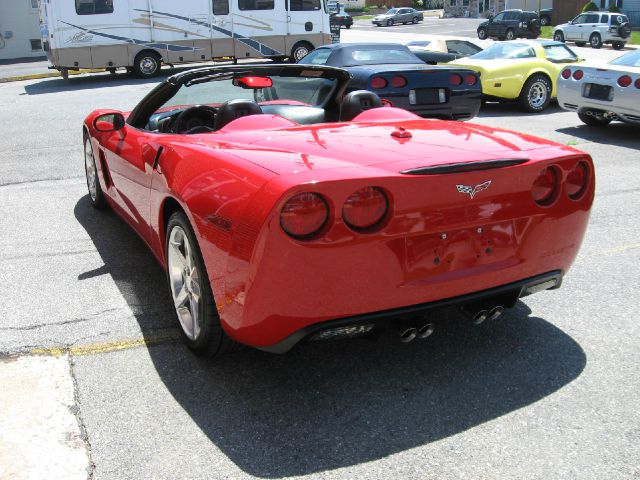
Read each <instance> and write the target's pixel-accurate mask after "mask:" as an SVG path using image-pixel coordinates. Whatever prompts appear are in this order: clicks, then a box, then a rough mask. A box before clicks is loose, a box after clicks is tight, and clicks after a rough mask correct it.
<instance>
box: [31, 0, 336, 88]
mask: <svg viewBox="0 0 640 480" xmlns="http://www.w3.org/2000/svg"><path fill="white" fill-rule="evenodd" d="M40 25H41V31H42V40H43V47H44V49H45V51H46V52H47V56H48V58H49V61H50V62H51V64H52V65H53V67H52V68H56V69H58V70H60V71H61V72H62V75H63V76H64V77H66V76H67V74H68V71H69V70H77V69H80V68H105V69H107V70H109V71H111V72H115V69H116V68H118V67H126V68H127V69H129V70H130V71H133V72H134V73H136V74H137V75H138V76H140V77H152V76H154V75H156V74H157V73H158V72H159V70H160V65H161V63H168V64H178V63H187V62H198V61H209V60H211V59H218V58H223V57H231V58H233V59H239V58H260V57H268V58H273V59H276V60H283V59H284V58H286V57H290V58H291V59H293V60H298V59H300V58H302V57H303V56H304V55H306V54H307V53H308V52H309V51H310V50H312V49H314V48H315V47H318V46H320V45H324V44H326V43H331V31H330V25H329V13H328V10H327V6H326V3H325V1H324V0H179V1H176V0H40Z"/></svg>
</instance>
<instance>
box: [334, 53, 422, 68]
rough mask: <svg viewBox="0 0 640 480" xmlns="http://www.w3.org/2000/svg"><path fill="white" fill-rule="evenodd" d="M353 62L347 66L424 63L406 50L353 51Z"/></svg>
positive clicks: (351, 54)
mask: <svg viewBox="0 0 640 480" xmlns="http://www.w3.org/2000/svg"><path fill="white" fill-rule="evenodd" d="M348 55H350V56H351V58H352V59H353V62H347V65H345V66H348V65H360V64H363V63H366V64H379V63H422V62H420V60H418V59H417V58H416V57H415V55H413V54H412V53H411V52H408V51H406V50H394V49H384V50H352V51H351V52H349V53H348Z"/></svg>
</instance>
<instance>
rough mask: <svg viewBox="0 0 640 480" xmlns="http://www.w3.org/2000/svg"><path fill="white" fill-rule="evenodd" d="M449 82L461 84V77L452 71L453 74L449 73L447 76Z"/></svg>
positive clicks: (456, 84)
mask: <svg viewBox="0 0 640 480" xmlns="http://www.w3.org/2000/svg"><path fill="white" fill-rule="evenodd" d="M449 83H451V85H455V86H458V85H462V77H461V76H460V75H458V74H457V73H454V74H453V75H451V76H450V77H449Z"/></svg>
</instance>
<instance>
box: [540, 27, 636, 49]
mask: <svg viewBox="0 0 640 480" xmlns="http://www.w3.org/2000/svg"><path fill="white" fill-rule="evenodd" d="M552 35H553V27H542V32H541V33H540V38H551V36H552ZM627 44H628V45H640V32H631V38H630V39H629V41H628V42H627Z"/></svg>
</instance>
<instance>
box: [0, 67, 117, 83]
mask: <svg viewBox="0 0 640 480" xmlns="http://www.w3.org/2000/svg"><path fill="white" fill-rule="evenodd" d="M100 72H106V70H104V69H101V68H100V69H92V70H80V71H70V72H69V76H71V75H82V74H84V73H100ZM54 77H62V74H61V73H60V72H47V73H31V74H29V75H16V76H14V77H1V78H0V83H9V82H20V81H22V80H37V79H40V78H54Z"/></svg>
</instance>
